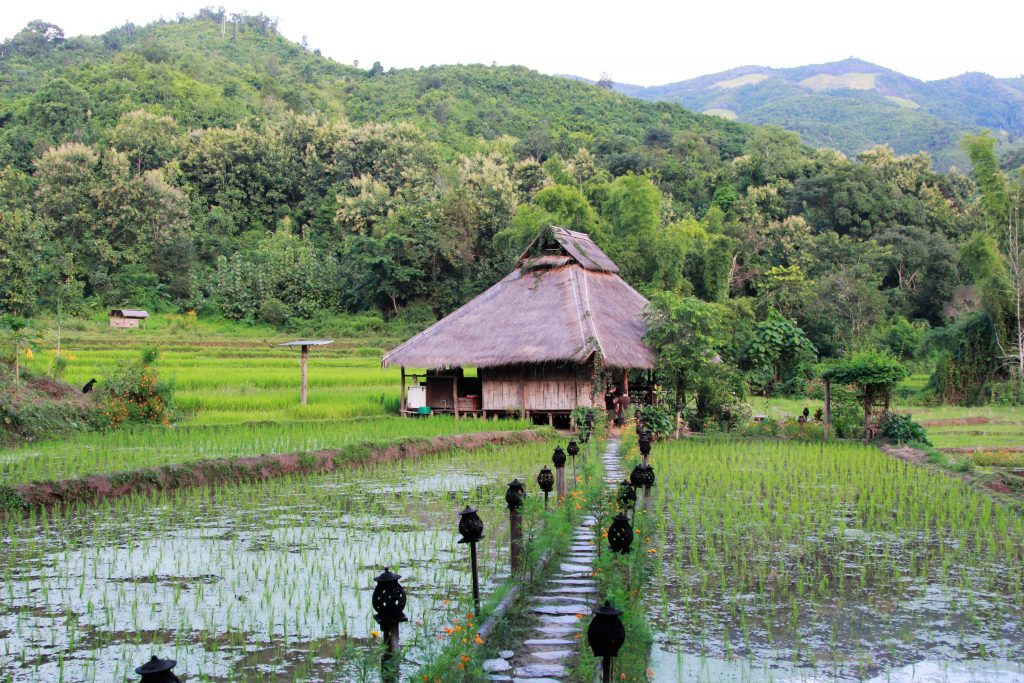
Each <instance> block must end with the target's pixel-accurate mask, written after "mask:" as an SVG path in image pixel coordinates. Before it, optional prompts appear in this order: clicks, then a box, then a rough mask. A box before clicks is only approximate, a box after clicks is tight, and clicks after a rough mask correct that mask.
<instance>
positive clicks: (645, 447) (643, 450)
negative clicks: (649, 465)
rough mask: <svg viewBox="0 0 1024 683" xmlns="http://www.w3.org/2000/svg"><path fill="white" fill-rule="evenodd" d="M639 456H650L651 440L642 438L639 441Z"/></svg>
mask: <svg viewBox="0 0 1024 683" xmlns="http://www.w3.org/2000/svg"><path fill="white" fill-rule="evenodd" d="M640 454H641V455H650V454H651V440H650V439H649V438H648V439H643V438H641V439H640Z"/></svg>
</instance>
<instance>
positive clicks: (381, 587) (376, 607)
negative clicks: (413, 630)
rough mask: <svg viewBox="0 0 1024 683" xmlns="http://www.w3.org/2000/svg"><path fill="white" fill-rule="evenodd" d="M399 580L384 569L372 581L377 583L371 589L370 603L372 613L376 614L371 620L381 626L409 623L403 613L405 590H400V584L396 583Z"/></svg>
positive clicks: (388, 570) (395, 575)
mask: <svg viewBox="0 0 1024 683" xmlns="http://www.w3.org/2000/svg"><path fill="white" fill-rule="evenodd" d="M400 578H402V577H401V576H399V575H398V574H393V573H392V572H391V570H390V569H388V568H387V567H384V571H383V572H381V575H380V576H377V577H375V578H374V579H373V580H374V581H376V582H377V587H376V588H374V589H373V597H372V598H371V600H370V603H371V604H372V605H373V611H374V612H376V614H374V615H373V618H374V619H376V620H377V623H378V624H381V625H382V626H383V625H384V624H397V623H400V622H403V621H409V618H408V617H406V616H405V612H403V610H404V609H405V589H404V588H402V584H400V583H398V580H399V579H400Z"/></svg>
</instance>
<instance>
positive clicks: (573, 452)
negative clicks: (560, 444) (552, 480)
mask: <svg viewBox="0 0 1024 683" xmlns="http://www.w3.org/2000/svg"><path fill="white" fill-rule="evenodd" d="M565 451H566V453H568V454H569V457H570V458H572V487H573V488H576V456H577V455H578V454H579V452H580V446H579V444H578V443H576V439H571V440H570V441H569V445H568V446H566V447H565Z"/></svg>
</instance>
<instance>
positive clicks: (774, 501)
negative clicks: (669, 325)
mask: <svg viewBox="0 0 1024 683" xmlns="http://www.w3.org/2000/svg"><path fill="white" fill-rule="evenodd" d="M654 464H655V465H656V467H657V469H658V483H657V486H656V488H655V489H654V491H655V493H656V500H655V505H656V509H655V510H652V512H654V515H653V516H654V518H655V519H656V520H657V523H658V529H657V538H656V541H657V542H656V543H655V544H654V546H655V547H657V548H660V549H661V550H660V552H659V553H658V555H657V556H656V562H655V565H656V570H655V576H654V579H653V580H652V584H653V585H651V586H650V589H649V590H648V591H647V592H646V594H647V596H648V598H647V608H648V611H649V615H650V618H651V619H652V620H653V621H654V622H655V625H656V644H655V648H654V652H653V653H652V662H651V666H652V669H653V671H654V678H655V680H657V681H694V680H706V681H721V680H737V681H738V680H749V681H762V680H784V681H803V680H807V681H811V680H814V681H817V680H838V681H847V680H850V681H853V680H878V681H908V682H909V681H925V680H927V681H932V680H935V681H975V680H977V681H1021V680H1024V659H1022V657H1021V654H1020V643H1021V642H1022V641H1024V586H1022V580H1024V519H1022V518H1021V516H1020V514H1019V513H1018V512H1016V511H1014V510H1012V509H1010V508H1009V507H1007V506H1005V505H1003V504H1001V503H1000V502H997V501H996V500H994V499H993V498H991V497H990V496H988V495H985V494H983V493H979V492H977V491H975V490H973V489H971V488H969V487H968V486H967V485H965V484H964V483H963V482H961V481H959V480H957V479H954V478H952V477H949V476H947V475H945V474H942V473H939V472H935V471H932V470H929V469H926V468H922V467H917V466H914V465H911V464H908V463H905V462H903V461H900V460H898V459H896V458H892V457H890V456H887V455H885V454H883V453H881V452H879V451H878V450H877V449H875V448H871V447H867V446H863V445H857V444H839V443H829V444H825V445H822V444H802V443H796V442H780V441H735V440H718V441H716V440H703V439H689V440H683V441H678V442H669V443H663V444H657V445H656V447H655V449H654Z"/></svg>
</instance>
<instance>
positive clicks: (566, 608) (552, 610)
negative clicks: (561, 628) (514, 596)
mask: <svg viewBox="0 0 1024 683" xmlns="http://www.w3.org/2000/svg"><path fill="white" fill-rule="evenodd" d="M530 611H531V612H533V613H534V614H574V615H575V614H586V613H588V612H589V611H590V608H589V607H587V606H586V605H581V604H578V603H574V604H568V605H539V606H537V607H531V608H530Z"/></svg>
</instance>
